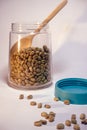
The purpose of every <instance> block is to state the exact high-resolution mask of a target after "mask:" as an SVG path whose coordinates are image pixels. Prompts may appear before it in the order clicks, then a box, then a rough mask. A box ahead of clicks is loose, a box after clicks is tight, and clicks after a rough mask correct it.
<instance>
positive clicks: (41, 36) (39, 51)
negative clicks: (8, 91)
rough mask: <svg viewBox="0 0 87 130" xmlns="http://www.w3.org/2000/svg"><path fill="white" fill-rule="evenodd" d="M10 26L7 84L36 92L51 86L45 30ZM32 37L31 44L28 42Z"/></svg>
mask: <svg viewBox="0 0 87 130" xmlns="http://www.w3.org/2000/svg"><path fill="white" fill-rule="evenodd" d="M38 27H39V24H19V23H12V24H11V32H10V36H9V72H8V83H9V85H10V86H11V87H14V88H16V89H38V88H42V87H47V86H49V85H51V83H52V51H51V37H50V33H49V27H48V25H46V26H45V27H44V28H43V29H41V31H40V32H35V29H37V28H38ZM31 37H32V42H31V41H29V40H30V38H31Z"/></svg>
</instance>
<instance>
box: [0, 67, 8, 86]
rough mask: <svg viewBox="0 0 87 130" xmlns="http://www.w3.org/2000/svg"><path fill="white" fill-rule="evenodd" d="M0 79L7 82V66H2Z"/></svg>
mask: <svg viewBox="0 0 87 130" xmlns="http://www.w3.org/2000/svg"><path fill="white" fill-rule="evenodd" d="M0 80H1V81H2V82H4V83H6V84H7V82H8V68H7V66H6V67H4V68H3V69H2V70H1V73H0Z"/></svg>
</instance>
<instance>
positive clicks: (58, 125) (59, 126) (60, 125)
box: [56, 123, 65, 129]
mask: <svg viewBox="0 0 87 130" xmlns="http://www.w3.org/2000/svg"><path fill="white" fill-rule="evenodd" d="M64 127H65V126H64V124H63V123H59V124H57V126H56V128H57V129H64Z"/></svg>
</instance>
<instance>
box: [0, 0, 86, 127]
mask: <svg viewBox="0 0 87 130" xmlns="http://www.w3.org/2000/svg"><path fill="white" fill-rule="evenodd" d="M58 2H60V0H55V1H54V0H51V1H47V0H32V1H31V0H22V1H21V0H0V130H31V129H32V130H38V129H39V130H44V129H45V130H48V129H49V130H55V129H56V125H57V124H58V123H60V122H63V123H64V122H65V120H66V119H70V117H71V114H73V113H75V114H76V115H77V121H78V123H79V124H80V127H81V130H87V125H81V123H80V119H79V115H80V113H85V114H86V116H87V105H72V104H70V105H68V106H67V105H64V104H63V102H61V101H59V102H54V101H53V97H54V90H55V83H56V81H57V80H60V79H62V78H70V77H79V78H87V1H86V0H69V2H68V4H67V6H66V7H65V8H64V9H63V10H62V11H61V12H60V13H59V14H58V15H57V16H56V17H55V18H54V20H52V21H51V22H50V30H51V33H52V54H53V55H52V59H53V84H52V85H51V86H50V87H49V88H46V89H41V90H36V91H33V90H32V91H21V90H15V89H13V88H11V87H9V86H8V84H7V74H8V53H9V51H8V48H9V31H10V24H11V23H12V22H20V21H22V22H28V21H31V20H32V21H33V20H35V21H38V20H39V21H42V20H43V19H44V18H45V17H46V16H47V15H48V14H49V13H50V12H51V10H52V9H53V8H55V7H56V6H57V4H58ZM20 94H24V96H25V98H24V100H19V99H18V98H19V95H20ZM29 94H32V95H33V96H34V99H33V100H35V101H36V102H42V103H43V105H44V104H46V103H49V104H51V106H52V107H51V109H45V108H44V107H43V108H41V109H38V108H37V107H36V106H35V107H32V106H30V105H29V103H30V101H28V100H27V99H26V97H27V95H29ZM43 111H47V112H49V111H54V112H56V118H55V121H54V122H53V123H50V122H48V123H47V125H46V126H42V127H40V128H37V127H35V126H34V125H33V123H34V121H36V120H39V119H41V116H40V114H41V112H43ZM65 130H73V125H72V126H71V127H65Z"/></svg>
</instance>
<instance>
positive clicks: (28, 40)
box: [10, 0, 67, 55]
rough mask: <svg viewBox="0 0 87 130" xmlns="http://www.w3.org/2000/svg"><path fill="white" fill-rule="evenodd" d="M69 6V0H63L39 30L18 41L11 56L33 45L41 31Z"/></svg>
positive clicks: (12, 49)
mask: <svg viewBox="0 0 87 130" xmlns="http://www.w3.org/2000/svg"><path fill="white" fill-rule="evenodd" d="M66 4H67V0H62V2H61V3H60V4H59V5H58V6H57V7H56V8H55V9H54V10H53V11H52V12H51V13H50V15H48V17H47V18H46V19H45V20H44V21H43V22H42V23H41V24H40V25H39V27H37V29H36V30H35V31H34V32H32V33H30V35H28V36H26V37H23V38H22V39H20V40H19V41H17V42H16V43H15V44H14V45H13V46H12V48H11V50H10V54H11V55H12V54H13V53H14V52H15V51H19V50H21V49H23V48H28V47H30V46H31V45H32V40H33V38H34V36H35V35H36V34H38V32H40V30H41V29H42V28H43V27H44V26H46V25H47V23H48V22H49V21H50V20H51V19H52V18H53V17H54V16H55V15H56V14H57V13H58V12H59V11H60V10H61V9H62V8H63V7H64V6H65V5H66Z"/></svg>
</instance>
